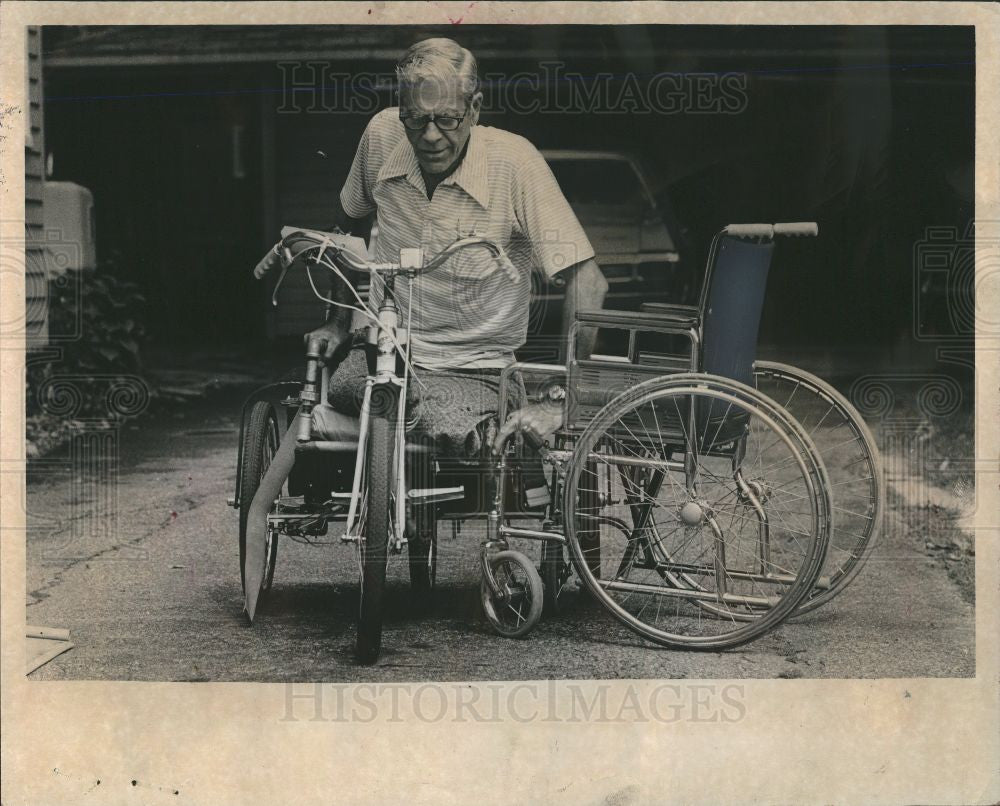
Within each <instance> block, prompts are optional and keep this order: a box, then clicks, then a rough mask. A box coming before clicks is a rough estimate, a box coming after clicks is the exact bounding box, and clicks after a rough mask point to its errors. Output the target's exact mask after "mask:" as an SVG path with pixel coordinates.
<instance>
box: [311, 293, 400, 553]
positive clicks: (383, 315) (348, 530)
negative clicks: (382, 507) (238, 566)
mask: <svg viewBox="0 0 1000 806" xmlns="http://www.w3.org/2000/svg"><path fill="white" fill-rule="evenodd" d="M378 318H379V325H378V327H377V328H376V327H375V326H374V325H373V326H371V327H370V328H369V329H368V342H369V344H371V343H375V344H376V345H377V348H378V358H377V359H376V366H375V374H374V375H369V376H368V379H367V380H366V382H365V394H364V398H363V400H362V403H361V416H360V422H359V426H360V435H359V438H358V453H357V456H356V458H355V462H354V480H353V482H352V484H351V498H350V503H349V504H348V509H347V522H346V523H345V525H344V534H343V537H342V538H341V539H342V540H345V541H351V542H355V541H360V540H361V539H363V537H364V536H363V535H362V534H360V527H361V526H362V516H361V510H362V509H363V508H364V505H365V502H364V501H362V496H363V494H364V490H363V488H366V487H367V479H366V478H365V475H366V473H365V468H366V467H367V461H368V432H369V425H370V422H371V398H372V389H373V388H374V387H375V385H376V384H384V383H391V384H395V385H396V386H398V387H399V392H398V402H397V410H396V433H395V437H394V443H395V450H394V452H393V471H392V472H393V479H392V484H393V488H394V489H395V491H396V492H395V502H394V503H395V506H394V507H393V512H394V517H393V518H392V520H391V522H390V524H389V528H390V531H391V534H390V541H391V544H392V545H393V546H394V548H395V549H396V550H398V549H400V548H401V547H402V545H403V542H404V539H403V536H404V534H405V531H406V529H405V527H406V472H405V464H404V463H405V460H406V392H407V385H408V383H409V353H410V343H409V338H408V333H407V330H406V328H401V327H399V311H398V309H397V308H396V303H395V301H394V300H393V299H392V298H391V296H389V295H386V298H385V300H384V301H383V303H382V306H381V308H380V309H379V317H378ZM397 345H399V346H400V347H402V348H403V349H404V350H405V353H404V358H405V360H404V361H403V374H402V375H399V374H398V373H397V372H396V362H397V355H398V354H397V351H396V346H397ZM324 372H326V370H324ZM324 399H325V398H324ZM356 527H357V529H358V531H359V533H357V534H355V531H356Z"/></svg>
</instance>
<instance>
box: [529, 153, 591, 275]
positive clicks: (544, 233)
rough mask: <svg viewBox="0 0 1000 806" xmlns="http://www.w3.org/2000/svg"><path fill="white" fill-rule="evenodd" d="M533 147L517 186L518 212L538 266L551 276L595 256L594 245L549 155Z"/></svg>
mask: <svg viewBox="0 0 1000 806" xmlns="http://www.w3.org/2000/svg"><path fill="white" fill-rule="evenodd" d="M529 149H530V153H529V154H526V156H525V159H524V160H523V161H522V162H521V164H520V165H519V167H518V171H517V174H516V181H515V183H514V186H513V191H514V193H513V195H514V198H513V206H514V215H515V218H516V219H517V224H518V227H519V228H520V229H521V232H522V233H523V235H524V237H525V238H526V239H527V240H528V242H529V243H530V244H531V254H532V259H533V261H534V264H535V266H536V267H537V268H538V269H540V270H541V271H542V272H543V273H544V274H545V276H546V277H547V278H549V279H551V278H552V277H554V276H555V275H556V274H558V273H559V272H561V271H562V270H563V269H567V268H569V267H570V266H575V265H576V264H577V263H582V262H583V261H585V260H588V259H589V258H592V257H593V256H594V248H593V247H592V246H591V245H590V239H588V238H587V235H586V233H585V232H584V231H583V227H582V226H580V222H579V220H578V219H577V217H576V213H574V212H573V208H572V207H570V205H569V202H568V201H566V197H565V196H564V195H563V192H562V190H561V189H560V188H559V183H558V182H556V178H555V176H553V174H552V170H551V169H550V168H549V166H548V163H546V162H545V158H544V157H542V155H541V154H540V153H539V152H538V151H537V150H536V149H535V148H534V147H533V146H529Z"/></svg>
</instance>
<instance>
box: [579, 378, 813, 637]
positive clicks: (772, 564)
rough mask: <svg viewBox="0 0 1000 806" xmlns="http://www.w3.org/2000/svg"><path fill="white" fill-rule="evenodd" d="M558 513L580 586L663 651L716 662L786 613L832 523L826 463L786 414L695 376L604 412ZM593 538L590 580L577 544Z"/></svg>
mask: <svg viewBox="0 0 1000 806" xmlns="http://www.w3.org/2000/svg"><path fill="white" fill-rule="evenodd" d="M588 462H589V463H591V465H590V467H591V468H593V469H590V468H588ZM595 501H596V505H595V504H594V503H593V502H595ZM564 511H565V521H566V533H567V537H568V540H569V545H570V553H571V557H572V559H573V563H574V566H575V567H576V571H577V574H579V576H580V578H581V579H582V580H583V581H584V583H585V585H586V586H587V587H588V589H589V590H590V591H591V593H592V594H593V595H594V596H595V597H596V598H597V599H598V600H599V601H601V602H602V604H604V605H605V606H606V607H607V608H608V609H609V610H610V611H611V613H612V614H613V615H614V616H615V617H616V618H617V619H619V620H620V621H621V622H623V623H624V624H626V625H627V626H629V627H630V628H631V629H633V630H634V631H635V632H637V633H638V634H640V635H642V636H643V637H645V638H648V639H649V640H651V641H654V642H656V643H659V644H661V645H664V646H670V647H679V648H699V649H716V650H717V649H725V648H729V647H732V646H736V645H739V644H742V643H744V642H746V641H749V640H752V639H754V638H757V637H759V636H760V635H763V634H764V633H765V632H767V631H768V630H770V629H772V628H774V627H775V626H777V625H778V624H780V623H781V622H782V621H783V620H784V619H785V618H787V617H788V616H789V615H791V614H792V613H793V612H794V610H795V608H796V607H797V606H798V605H799V603H800V602H801V601H802V600H803V599H804V598H805V597H806V596H807V595H808V594H809V592H810V591H811V590H812V587H813V584H814V583H815V580H816V578H817V576H818V574H819V570H820V567H821V565H822V562H823V558H824V554H825V551H826V545H827V542H828V540H829V530H830V517H831V515H830V504H829V492H828V482H827V479H826V473H825V470H824V469H823V465H822V461H821V460H820V459H819V458H818V456H817V454H816V451H815V448H814V447H813V446H812V444H811V442H810V440H809V438H808V436H807V435H806V434H805V432H804V431H803V430H802V429H801V428H800V427H799V426H798V425H797V424H796V423H795V422H794V420H793V419H792V418H791V417H790V416H789V415H788V414H787V412H784V411H783V410H782V409H780V407H778V406H777V405H776V404H775V403H774V402H773V401H771V400H769V399H768V398H767V397H765V396H763V395H761V394H759V393H757V392H755V391H754V390H753V389H751V388H750V387H747V386H744V385H742V384H738V383H735V382H732V381H729V380H726V379H724V378H719V377H716V376H711V375H702V374H684V375H674V376H667V377H664V378H657V379H654V380H651V381H648V382H646V383H643V384H640V385H639V386H636V387H634V388H632V389H631V390H629V391H627V392H625V393H623V394H622V395H619V396H618V397H617V398H615V399H614V400H612V401H611V402H610V403H609V404H608V405H606V406H605V407H604V408H603V409H602V410H601V411H600V412H599V413H598V414H597V416H596V417H595V418H594V419H593V420H592V421H591V423H590V424H589V425H588V427H587V428H586V429H585V430H584V432H583V434H582V435H581V437H580V438H579V440H578V441H577V444H576V446H575V448H574V452H573V455H572V458H571V460H570V463H569V467H568V472H567V477H566V486H565V489H564ZM622 523H624V524H626V525H627V527H628V528H627V529H622V528H621V524H622ZM595 529H596V530H598V531H599V544H600V557H599V569H598V571H597V572H596V573H595V571H594V570H593V568H592V566H593V565H594V563H593V562H592V560H591V558H589V557H588V556H587V555H586V553H585V551H586V550H585V547H584V545H583V544H581V541H580V539H579V534H580V532H581V531H582V532H584V533H585V534H587V533H589V532H592V531H594V530H595Z"/></svg>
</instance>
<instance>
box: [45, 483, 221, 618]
mask: <svg viewBox="0 0 1000 806" xmlns="http://www.w3.org/2000/svg"><path fill="white" fill-rule="evenodd" d="M218 494H219V490H217V489H211V490H206V491H204V492H203V493H201V494H200V495H195V496H193V497H192V496H191V494H190V493H189V492H185V493H184V494H183V495H178V496H175V497H174V498H173V499H171V503H172V506H171V507H170V512H171V514H170V515H169V516H168V517H167V518H166V520H164V521H163V522H161V523H159V524H156V525H155V526H153V527H152V528H151V529H149V531H147V532H144V533H142V534H141V535H139V536H138V537H134V538H131V539H129V540H125V541H122V542H119V543H115V544H114V545H111V546H108V547H107V548H103V549H101V550H99V551H95V552H93V553H91V554H88V555H86V556H84V557H74V558H72V559H68V560H66V565H64V566H63V567H62V568H60V569H59V570H58V571H56V572H55V573H54V574H53V575H52V576H51V577H50V578H49V579H48V580H46V582H45V584H43V585H41V586H39V587H37V588H35V589H33V590H30V591H28V592H27V596H29V597H32V598H33V599H34V601H29V602H28V603H27V605H26V606H27V607H33V606H34V605H37V604H40V603H41V602H43V601H45V600H46V599H48V598H49V596H50V595H51V591H52V590H54V589H55V588H57V587H59V585H61V584H62V583H63V581H64V580H63V575H64V574H66V573H68V572H69V571H72V570H73V569H75V568H77V567H79V566H80V565H81V564H86V563H89V562H93V561H95V560H98V559H100V558H101V557H103V556H105V555H107V554H111V553H113V552H116V551H120V550H121V549H123V548H133V547H136V546H138V545H140V544H141V543H143V542H144V541H146V540H148V539H149V538H151V537H153V536H154V535H156V534H158V533H159V532H162V531H163V530H164V529H166V528H167V527H168V526H170V525H171V524H172V523H173V522H174V519H175V517H174V516H175V514H176V513H179V512H191V511H193V510H195V509H198V508H199V507H200V506H201V505H202V504H203V503H205V502H206V501H208V500H209V499H211V498H214V497H216V496H217V495H218ZM178 501H180V502H181V503H178ZM82 517H86V515H79V516H73V517H72V518H70V520H71V521H72V520H76V519H79V518H82ZM60 531H64V530H60ZM55 534H58V532H56V533H55Z"/></svg>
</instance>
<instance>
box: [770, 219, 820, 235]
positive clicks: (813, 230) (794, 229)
mask: <svg viewBox="0 0 1000 806" xmlns="http://www.w3.org/2000/svg"><path fill="white" fill-rule="evenodd" d="M774 234H775V235H787V236H789V237H793V238H795V237H799V238H810V237H814V236H816V235H819V225H818V224H817V223H816V222H815V221H790V222H787V223H784V224H775V225H774Z"/></svg>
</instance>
